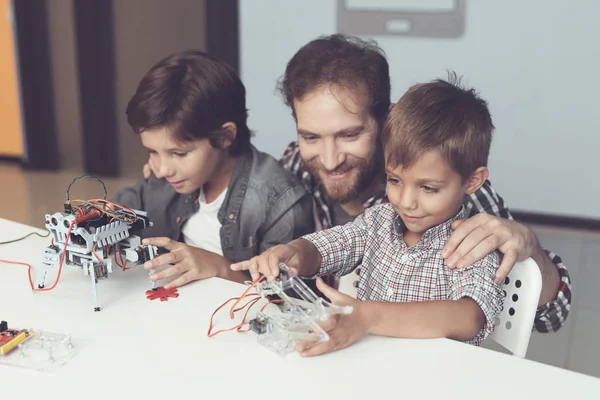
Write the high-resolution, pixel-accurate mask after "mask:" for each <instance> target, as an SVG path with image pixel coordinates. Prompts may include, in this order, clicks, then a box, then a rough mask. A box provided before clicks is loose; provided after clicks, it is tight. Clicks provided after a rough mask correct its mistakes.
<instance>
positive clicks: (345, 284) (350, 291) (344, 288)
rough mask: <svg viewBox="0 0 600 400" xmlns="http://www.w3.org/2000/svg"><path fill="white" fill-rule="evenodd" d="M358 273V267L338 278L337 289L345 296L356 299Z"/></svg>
mask: <svg viewBox="0 0 600 400" xmlns="http://www.w3.org/2000/svg"><path fill="white" fill-rule="evenodd" d="M359 273H360V267H358V268H356V269H355V270H354V271H352V272H351V273H349V274H348V275H344V276H342V277H341V278H339V282H338V288H337V289H338V290H339V291H340V292H342V293H344V294H345V295H348V296H351V297H354V298H355V299H356V297H357V296H358V281H359V280H360V277H359V275H358V274H359Z"/></svg>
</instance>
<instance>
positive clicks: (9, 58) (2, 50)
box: [0, 0, 23, 157]
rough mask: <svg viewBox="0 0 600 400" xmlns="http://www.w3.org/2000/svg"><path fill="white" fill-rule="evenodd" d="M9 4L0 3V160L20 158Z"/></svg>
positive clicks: (18, 102) (19, 106)
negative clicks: (3, 157)
mask: <svg viewBox="0 0 600 400" xmlns="http://www.w3.org/2000/svg"><path fill="white" fill-rule="evenodd" d="M9 16H10V0H0V60H2V62H0V121H2V125H1V126H0V156H9V157H21V156H22V155H23V136H22V131H23V129H22V125H21V105H20V99H19V89H18V80H17V59H16V52H15V41H14V34H13V25H12V21H11V18H9Z"/></svg>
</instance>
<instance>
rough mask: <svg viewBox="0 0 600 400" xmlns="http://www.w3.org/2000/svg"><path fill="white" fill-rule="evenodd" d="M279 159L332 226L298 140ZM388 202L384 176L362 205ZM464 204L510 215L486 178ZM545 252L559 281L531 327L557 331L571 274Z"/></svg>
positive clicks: (472, 210)
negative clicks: (302, 157) (302, 155)
mask: <svg viewBox="0 0 600 400" xmlns="http://www.w3.org/2000/svg"><path fill="white" fill-rule="evenodd" d="M280 163H281V165H283V166H284V167H285V168H286V169H288V170H290V171H292V172H293V173H294V174H295V175H296V176H297V177H298V179H300V180H301V181H302V183H303V184H304V186H305V187H306V188H307V189H308V190H309V191H310V192H311V193H312V195H313V198H314V218H315V223H316V226H317V229H328V228H331V227H332V225H333V223H332V216H331V207H330V206H329V205H328V204H327V201H326V199H325V197H324V196H323V195H322V194H321V192H320V190H319V187H318V186H317V185H316V184H315V182H314V181H313V179H312V177H311V176H310V174H309V173H308V171H307V170H306V169H305V168H304V163H303V162H302V159H301V158H300V151H299V149H298V143H297V142H292V143H290V145H289V146H288V148H287V149H286V150H285V153H284V154H283V158H282V159H281V160H280ZM387 202H388V200H387V195H386V189H385V177H382V182H381V188H380V189H379V191H378V193H377V195H375V196H374V197H371V198H370V199H368V200H367V201H365V203H364V207H365V209H367V208H369V207H372V206H374V205H377V204H381V203H387ZM463 204H464V207H465V212H466V215H467V216H468V217H472V216H474V215H476V214H478V213H481V212H485V213H488V214H492V215H495V216H497V217H500V218H506V219H509V220H512V219H513V217H512V215H511V214H510V212H509V210H508V208H507V207H506V206H505V204H504V201H503V200H502V198H501V197H500V196H499V195H498V194H497V193H496V191H495V190H494V189H493V188H492V185H491V183H490V182H489V181H486V182H485V183H484V185H483V186H482V187H481V188H480V189H479V190H478V191H476V192H475V193H473V194H472V195H470V196H465V201H464V203H463ZM546 253H547V254H548V256H549V257H550V259H551V260H552V262H553V263H554V265H556V266H557V268H558V274H559V276H560V281H561V283H560V286H559V289H558V295H557V296H556V299H554V300H552V301H550V302H549V303H546V304H544V305H542V306H541V307H539V308H538V310H537V313H536V317H535V321H534V327H533V328H534V330H537V331H538V332H542V333H546V332H556V331H558V330H559V329H560V328H561V327H562V326H563V325H564V323H565V321H566V320H567V316H568V315H569V311H570V309H571V278H570V277H569V272H568V270H567V267H566V266H565V265H564V264H563V262H562V260H561V258H560V257H559V256H558V255H556V254H554V253H552V252H551V251H548V250H546Z"/></svg>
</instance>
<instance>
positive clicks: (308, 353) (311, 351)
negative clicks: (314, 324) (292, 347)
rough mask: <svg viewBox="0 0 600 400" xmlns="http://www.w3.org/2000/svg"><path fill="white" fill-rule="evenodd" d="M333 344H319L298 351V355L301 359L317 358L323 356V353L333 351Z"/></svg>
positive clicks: (330, 342) (329, 341) (328, 342)
mask: <svg viewBox="0 0 600 400" xmlns="http://www.w3.org/2000/svg"><path fill="white" fill-rule="evenodd" d="M334 347H335V346H334V344H333V342H332V341H331V339H330V340H328V341H326V342H323V343H319V344H316V345H314V346H312V347H309V348H307V349H304V350H301V351H300V355H301V356H302V357H313V356H318V355H321V354H325V353H329V352H331V351H332V350H333V349H334Z"/></svg>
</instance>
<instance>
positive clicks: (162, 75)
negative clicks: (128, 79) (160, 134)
mask: <svg viewBox="0 0 600 400" xmlns="http://www.w3.org/2000/svg"><path fill="white" fill-rule="evenodd" d="M126 112H127V121H128V122H129V124H130V125H131V127H132V128H133V130H134V131H135V132H136V133H142V132H143V131H145V130H148V129H153V128H157V127H167V128H169V129H171V130H172V132H173V133H174V134H175V137H176V138H177V139H178V140H180V141H188V140H197V139H205V138H207V139H209V140H210V143H211V145H212V146H213V147H215V148H221V147H222V146H221V145H222V141H223V139H224V136H225V135H226V132H225V131H224V130H223V129H222V128H221V127H222V126H223V124H225V123H227V122H233V123H235V125H236V127H237V133H236V137H235V139H234V140H233V142H232V144H231V146H230V148H229V153H230V154H232V155H238V154H240V153H242V152H244V151H248V150H249V149H250V147H251V145H250V137H251V132H250V130H249V129H248V126H247V125H246V120H247V115H248V114H247V109H246V89H245V87H244V85H243V84H242V81H241V80H240V78H239V77H238V76H237V74H236V73H235V71H234V70H233V68H232V67H231V66H229V65H228V64H227V63H225V62H224V61H222V60H219V59H217V58H215V57H213V56H211V55H209V54H207V53H203V52H200V51H193V50H190V51H183V52H181V53H177V54H173V55H170V56H168V57H166V58H164V59H163V60H161V61H160V62H159V63H158V64H156V65H155V66H154V67H152V68H151V69H150V71H148V73H146V75H145V76H144V77H143V78H142V80H141V82H140V83H139V85H138V88H137V91H136V92H135V94H134V95H133V97H132V98H131V100H130V101H129V104H128V105H127V111H126Z"/></svg>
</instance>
